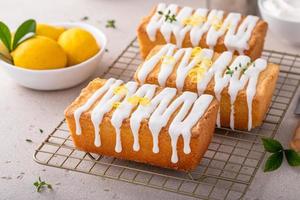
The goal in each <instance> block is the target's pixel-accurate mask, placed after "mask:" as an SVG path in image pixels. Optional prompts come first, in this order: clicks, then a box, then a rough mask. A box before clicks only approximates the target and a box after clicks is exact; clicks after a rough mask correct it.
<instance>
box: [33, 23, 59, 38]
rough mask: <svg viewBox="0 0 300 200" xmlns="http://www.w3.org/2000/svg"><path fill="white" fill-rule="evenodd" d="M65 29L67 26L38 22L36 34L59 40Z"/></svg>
mask: <svg viewBox="0 0 300 200" xmlns="http://www.w3.org/2000/svg"><path fill="white" fill-rule="evenodd" d="M64 31H65V28H64V27H62V26H52V25H49V24H43V23H38V24H37V26H36V35H40V36H45V37H48V38H51V39H53V40H57V39H58V37H59V36H60V35H61V34H62V33H63V32H64Z"/></svg>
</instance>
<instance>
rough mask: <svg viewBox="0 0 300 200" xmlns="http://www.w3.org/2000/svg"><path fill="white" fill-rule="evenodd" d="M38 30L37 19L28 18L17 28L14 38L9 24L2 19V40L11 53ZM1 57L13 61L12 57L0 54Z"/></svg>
mask: <svg viewBox="0 0 300 200" xmlns="http://www.w3.org/2000/svg"><path fill="white" fill-rule="evenodd" d="M35 32H36V21H35V20H33V19H29V20H26V21H25V22H23V23H22V24H21V25H20V26H19V27H18V28H17V30H16V33H15V35H14V38H13V39H12V35H11V31H10V30H9V28H8V26H7V25H6V24H5V23H4V22H2V21H0V40H1V41H2V43H3V44H4V46H5V47H6V48H7V50H8V52H9V53H11V52H12V51H13V50H15V49H16V48H17V46H18V45H19V44H21V43H22V42H23V41H25V40H26V39H29V38H31V37H33V36H34V35H35ZM0 59H2V60H4V61H6V62H9V63H13V62H12V58H11V57H9V58H8V57H7V56H4V55H3V54H1V55H0Z"/></svg>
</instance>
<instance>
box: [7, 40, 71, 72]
mask: <svg viewBox="0 0 300 200" xmlns="http://www.w3.org/2000/svg"><path fill="white" fill-rule="evenodd" d="M11 55H12V57H13V61H14V64H15V65H16V66H19V67H23V68H27V69H38V70H43V69H57V68H63V67H65V66H66V64H67V56H66V53H65V52H64V51H63V49H62V48H61V46H59V45H58V44H57V42H56V41H54V40H52V39H50V38H47V37H44V36H35V37H33V38H30V39H28V40H26V41H24V42H22V43H21V44H20V45H19V46H18V47H17V48H16V49H15V50H14V51H13V52H12V53H11Z"/></svg>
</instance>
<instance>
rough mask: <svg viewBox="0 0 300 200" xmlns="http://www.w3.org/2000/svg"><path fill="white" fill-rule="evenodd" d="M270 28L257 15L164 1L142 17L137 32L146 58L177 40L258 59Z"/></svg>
mask: <svg viewBox="0 0 300 200" xmlns="http://www.w3.org/2000/svg"><path fill="white" fill-rule="evenodd" d="M267 28H268V24H267V23H266V22H265V21H263V20H261V19H259V18H258V17H257V16H252V15H248V16H242V15H241V14H239V13H225V12H224V11H222V10H207V9H204V8H198V9H192V8H190V7H179V6H177V5H175V4H170V5H166V4H164V3H160V4H158V5H157V6H156V7H155V8H154V9H153V10H152V11H151V13H150V15H148V16H146V17H144V18H143V19H142V21H141V23H140V25H139V27H138V30H137V35H138V41H139V45H140V49H141V56H142V57H143V58H145V57H146V56H147V54H148V53H149V52H150V50H151V49H152V48H153V47H154V46H156V45H161V44H166V43H173V44H176V45H177V47H197V46H199V47H202V48H210V49H213V50H215V51H216V52H219V53H220V52H223V51H227V50H228V51H232V52H234V54H237V55H243V54H245V55H248V56H250V57H251V58H252V59H256V58H258V57H260V56H261V53H262V50H263V46H264V40H265V36H266V32H267Z"/></svg>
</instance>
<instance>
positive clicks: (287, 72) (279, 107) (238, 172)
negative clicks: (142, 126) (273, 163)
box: [34, 39, 300, 199]
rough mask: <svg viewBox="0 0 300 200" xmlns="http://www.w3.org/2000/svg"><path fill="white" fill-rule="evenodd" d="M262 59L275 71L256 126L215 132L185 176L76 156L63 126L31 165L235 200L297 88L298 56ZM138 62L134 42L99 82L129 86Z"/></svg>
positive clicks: (274, 55)
mask: <svg viewBox="0 0 300 200" xmlns="http://www.w3.org/2000/svg"><path fill="white" fill-rule="evenodd" d="M263 57H265V58H266V59H267V60H268V61H269V62H272V63H275V64H279V65H280V66H281V71H280V76H279V79H278V81H277V85H276V90H275V92H274V96H273V98H272V103H271V105H270V108H269V111H268V113H267V115H266V118H265V120H264V122H263V124H262V126H260V127H259V128H256V129H254V130H252V131H251V132H247V131H238V130H235V131H232V130H231V129H227V128H217V129H216V130H215V136H214V138H213V141H212V143H211V144H210V145H209V149H208V151H207V152H206V154H205V156H204V158H203V159H202V161H201V163H200V164H199V166H198V167H197V168H196V169H195V170H194V171H192V172H190V173H186V172H178V171H174V170H167V169H162V168H158V167H153V166H148V165H144V164H140V163H136V162H132V161H124V160H119V159H116V158H112V157H106V156H102V155H96V154H90V153H86V152H82V151H79V150H76V149H75V147H74V145H73V142H72V140H71V138H70V134H69V131H68V128H67V125H66V122H65V121H64V120H63V121H62V122H60V123H59V125H58V126H57V127H56V128H55V129H54V131H53V132H52V133H51V134H50V135H49V136H48V137H47V139H46V140H45V141H44V142H43V143H42V144H41V145H40V146H39V147H38V148H37V150H36V151H35V154H34V160H35V161H36V162H38V163H40V164H43V165H47V166H52V167H57V168H63V169H69V170H73V171H77V172H83V173H87V174H92V175H96V176H101V177H107V178H111V179H116V180H121V181H126V182H130V183H134V184H138V185H143V186H147V187H152V188H157V189H162V190H167V191H170V192H175V193H179V194H182V195H188V196H193V197H197V198H202V199H240V198H241V197H242V196H243V195H244V194H245V193H246V191H247V189H248V187H249V185H250V184H251V182H252V180H253V178H254V176H255V174H256V172H257V170H258V169H259V168H260V165H261V162H262V160H263V157H264V154H265V153H264V150H263V147H262V144H261V141H260V138H261V137H274V135H275V133H276V132H277V129H278V127H279V125H280V123H281V121H282V119H283V117H284V115H285V113H286V110H287V109H288V106H289V104H290V102H291V100H292V98H293V97H294V95H295V93H296V90H297V88H298V86H299V82H300V58H299V56H297V55H293V54H288V53H282V52H276V51H269V50H265V51H264V52H263ZM141 62H142V60H141V59H140V57H139V47H138V44H137V41H136V39H135V40H134V41H132V42H131V43H130V44H129V46H128V47H127V48H126V49H125V50H124V51H123V53H122V54H121V55H120V56H119V57H118V58H117V60H116V61H115V62H114V63H113V64H112V66H111V67H109V69H108V70H107V72H106V73H105V74H104V77H105V78H109V77H115V78H119V79H123V80H125V81H128V80H131V79H132V76H133V74H134V72H135V70H136V68H137V66H138V65H139V64H140V63H141Z"/></svg>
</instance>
